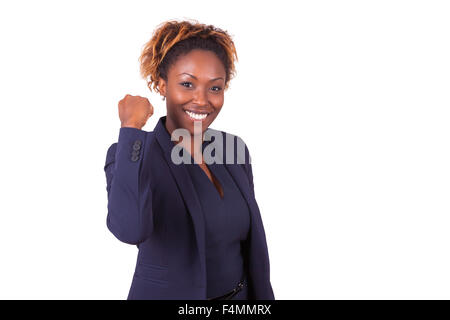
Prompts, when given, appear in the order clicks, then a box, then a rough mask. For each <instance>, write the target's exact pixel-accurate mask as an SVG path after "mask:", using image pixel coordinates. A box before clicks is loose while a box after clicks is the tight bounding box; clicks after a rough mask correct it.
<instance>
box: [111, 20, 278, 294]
mask: <svg viewBox="0 0 450 320" xmlns="http://www.w3.org/2000/svg"><path fill="white" fill-rule="evenodd" d="M139 59H140V63H141V74H142V76H143V77H144V78H145V79H146V80H147V84H148V87H149V89H150V90H152V86H153V88H154V89H155V90H156V91H158V92H159V93H160V94H161V95H162V96H164V97H165V98H166V107H167V115H166V116H163V117H161V118H160V119H159V121H158V123H157V125H156V127H155V129H154V130H153V131H150V132H146V131H143V130H142V127H143V126H144V125H145V123H146V121H147V120H148V118H149V117H150V116H151V115H152V114H153V107H152V105H151V104H150V102H149V101H148V100H147V99H146V98H143V97H139V96H131V95H126V96H125V98H124V99H122V100H121V101H120V102H119V117H120V120H121V128H120V132H119V140H118V142H117V143H113V144H112V145H111V146H110V148H109V149H108V152H107V156H106V164H105V167H104V170H105V172H106V178H107V192H108V216H107V226H108V228H109V230H110V231H111V232H112V233H113V234H114V235H115V236H116V237H117V238H118V239H119V240H121V241H123V242H125V243H129V244H136V245H138V248H139V253H138V258H137V263H136V270H135V273H134V276H133V281H132V284H131V288H130V292H129V295H128V299H211V300H223V299H224V300H229V299H252V300H254V299H264V300H271V299H274V295H273V291H272V286H271V283H270V267H269V256H268V249H267V244H266V237H265V232H264V227H263V224H262V219H261V215H260V212H259V208H258V205H257V203H256V199H255V192H254V187H253V174H252V167H251V163H250V153H249V151H248V148H247V146H246V145H245V143H243V141H242V139H241V138H240V137H238V136H235V135H232V134H229V133H227V132H224V131H218V130H214V129H208V127H209V126H210V125H211V123H212V122H213V121H214V119H215V118H216V117H217V116H218V114H219V112H220V110H221V109H222V106H223V103H224V91H225V90H226V89H227V88H228V84H229V81H230V79H231V78H232V77H233V75H234V60H235V59H237V55H236V50H235V48H234V44H233V41H232V40H231V37H230V36H229V35H228V34H227V33H226V32H225V31H223V30H221V29H218V28H215V27H213V26H211V25H204V24H200V23H198V22H189V21H181V22H177V21H169V22H165V23H164V24H162V25H161V26H159V27H158V28H157V29H156V31H155V32H154V34H153V37H152V38H151V39H150V41H149V42H148V43H147V44H146V45H145V47H144V49H143V51H142V54H141V56H140V58H139ZM199 127H200V130H199ZM194 129H195V130H194ZM207 129H208V130H211V131H208V133H211V132H214V133H216V134H217V135H215V136H219V137H224V138H226V139H220V138H219V139H218V140H225V141H226V143H227V145H228V142H229V141H230V137H231V139H232V141H231V143H232V145H233V146H234V145H235V142H234V139H237V140H238V141H242V144H241V145H243V146H244V147H245V148H243V150H244V152H229V153H228V156H229V157H227V154H226V152H227V151H228V149H229V148H226V147H225V148H222V147H219V148H218V149H219V150H216V151H218V154H220V155H221V156H222V157H223V158H222V159H219V161H218V162H217V163H212V164H208V165H207V164H206V163H205V162H204V161H203V151H204V150H203V149H204V148H207V147H211V146H208V143H207V142H208V141H206V140H204V139H203V137H204V136H206V130H207ZM175 130H184V131H186V132H188V133H189V134H188V135H186V136H187V137H188V138H189V136H190V137H191V139H182V138H181V142H180V141H178V143H177V144H175V141H176V140H177V139H173V138H174V137H175V136H176V134H175V133H176V131H175ZM191 141H194V143H191ZM195 141H200V143H195ZM213 141H214V142H216V140H213ZM178 145H180V146H181V147H183V148H184V149H183V148H182V150H183V152H184V151H186V152H188V153H190V155H191V156H192V155H193V160H194V161H193V162H189V163H181V164H180V163H175V162H174V161H173V159H172V157H171V154H172V151H173V150H174V148H175V147H178ZM220 148H222V150H220ZM242 154H243V155H244V157H243V158H244V163H242V161H237V160H238V158H239V159H242V157H241V155H242ZM198 155H200V157H198ZM190 158H191V159H192V157H190ZM229 158H231V160H234V161H231V163H230V162H229V161H228V159H229ZM197 159H200V161H197ZM247 159H248V161H246V160H247ZM225 160H227V161H226V162H225Z"/></svg>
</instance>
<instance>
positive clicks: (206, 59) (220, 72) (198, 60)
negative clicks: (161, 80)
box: [169, 49, 225, 79]
mask: <svg viewBox="0 0 450 320" xmlns="http://www.w3.org/2000/svg"><path fill="white" fill-rule="evenodd" d="M183 72H186V73H190V74H192V75H194V76H196V77H197V78H199V79H200V78H205V79H209V78H216V77H223V76H225V67H224V65H223V63H222V61H221V60H220V59H219V58H218V57H217V55H216V54H215V53H214V52H212V51H209V50H200V49H195V50H192V51H190V52H189V53H188V54H185V55H182V56H180V57H179V58H178V59H177V61H176V62H175V63H174V64H173V65H172V66H171V68H170V71H169V74H171V75H172V76H178V74H179V73H183Z"/></svg>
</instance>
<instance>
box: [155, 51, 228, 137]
mask: <svg viewBox="0 0 450 320" xmlns="http://www.w3.org/2000/svg"><path fill="white" fill-rule="evenodd" d="M225 76H226V73H225V67H224V65H223V63H222V61H221V60H220V59H219V58H218V57H217V56H216V54H215V53H214V52H212V51H207V50H201V49H195V50H192V51H190V52H189V53H188V54H186V55H184V56H181V57H179V58H178V59H177V61H176V62H175V63H174V64H173V65H172V66H171V67H170V68H169V71H168V75H167V78H168V79H167V82H166V81H164V79H161V82H160V86H159V88H160V92H161V94H163V95H165V96H166V103H167V118H166V128H167V130H168V131H169V133H172V131H173V130H174V129H177V128H185V129H187V130H189V132H190V134H191V135H194V121H196V122H197V123H199V124H201V132H198V131H197V132H195V133H196V134H197V133H202V134H203V132H204V131H205V130H206V129H207V128H208V127H209V125H210V124H211V123H212V122H213V121H214V119H215V118H216V117H217V115H218V114H219V112H220V110H221V109H222V105H223V102H224V86H225ZM187 111H189V112H193V113H195V114H194V115H189V113H188V112H187Z"/></svg>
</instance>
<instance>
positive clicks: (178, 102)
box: [119, 49, 226, 197]
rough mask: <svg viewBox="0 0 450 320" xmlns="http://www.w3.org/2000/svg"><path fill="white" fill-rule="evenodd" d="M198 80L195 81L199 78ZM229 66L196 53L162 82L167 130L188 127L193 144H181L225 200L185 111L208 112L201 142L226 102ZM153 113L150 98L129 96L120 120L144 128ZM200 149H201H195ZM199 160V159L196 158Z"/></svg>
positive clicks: (179, 62)
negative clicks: (197, 142)
mask: <svg viewBox="0 0 450 320" xmlns="http://www.w3.org/2000/svg"><path fill="white" fill-rule="evenodd" d="M194 77H195V78H196V79H195V78H194ZM225 77H226V72H225V67H224V65H223V63H222V61H221V60H220V59H219V58H218V57H217V56H216V54H215V53H213V52H211V51H207V50H200V49H196V50H192V51H191V52H189V53H188V54H187V55H184V56H181V57H179V58H178V60H177V61H176V62H175V63H174V64H173V65H172V66H171V67H170V69H169V71H168V79H167V82H166V81H165V80H164V79H161V81H160V84H159V91H160V93H161V94H162V95H163V96H165V97H166V107H167V118H166V129H167V131H168V132H169V134H172V132H173V130H175V129H177V128H185V129H187V130H188V131H189V132H190V134H191V142H192V143H191V145H188V143H187V141H186V142H185V143H183V141H182V139H181V142H179V143H180V144H181V145H182V146H183V147H184V148H185V149H186V150H190V152H191V155H193V158H194V157H198V158H200V159H201V163H198V165H199V166H200V167H201V168H202V169H203V171H204V172H205V174H206V175H207V176H208V178H209V179H210V180H211V182H212V183H213V184H214V185H215V187H216V188H217V191H218V192H219V194H220V195H221V197H223V189H222V187H221V186H220V184H219V182H218V181H217V179H216V178H215V177H214V176H213V175H212V174H211V171H210V170H209V168H208V166H207V165H206V164H205V162H204V160H203V155H202V153H201V151H202V150H201V146H194V144H193V141H194V122H193V121H192V120H190V118H189V116H188V115H187V114H186V112H185V111H184V110H191V111H198V112H208V113H209V114H208V116H207V117H206V119H205V120H203V122H202V133H201V137H200V141H202V142H203V132H204V131H205V130H206V129H207V128H208V127H209V126H210V125H211V123H212V122H213V121H214V119H215V118H216V117H217V115H218V114H219V112H220V110H221V109H222V106H223V103H224V86H225ZM152 114H153V106H152V105H151V104H150V102H149V101H148V99H147V98H143V97H140V96H131V95H126V96H125V97H124V98H123V99H122V100H120V102H119V117H120V120H121V126H122V127H133V128H137V129H141V128H142V127H143V126H144V125H145V123H146V122H147V120H148V119H149V118H150V117H151V116H152ZM194 147H197V150H195V149H194ZM196 159H197V158H196Z"/></svg>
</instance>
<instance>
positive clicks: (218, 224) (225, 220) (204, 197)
mask: <svg viewBox="0 0 450 320" xmlns="http://www.w3.org/2000/svg"><path fill="white" fill-rule="evenodd" d="M207 143H208V142H207V141H205V142H204V143H203V148H204V147H205V146H206V144H207ZM206 165H207V166H208V168H209V170H210V171H211V174H212V175H213V176H215V177H216V179H217V180H219V183H220V185H221V186H222V189H223V196H224V197H223V198H222V197H221V196H220V194H219V191H218V190H217V189H216V187H215V185H214V184H213V182H212V181H211V180H209V178H208V176H207V175H206V173H205V172H204V171H203V169H202V168H201V167H200V166H199V165H198V164H197V163H195V162H194V159H193V158H192V156H191V164H185V166H186V167H187V169H188V172H189V174H190V176H191V179H192V182H193V185H194V187H195V189H196V190H195V191H196V192H197V195H198V197H199V200H200V204H201V206H202V210H203V214H204V216H205V227H206V228H205V230H206V236H205V241H206V273H207V297H208V298H212V297H217V296H221V295H223V294H225V293H227V292H229V291H231V290H233V288H235V287H236V285H237V284H238V282H239V281H240V280H241V279H242V277H243V275H244V261H243V255H242V252H241V241H244V240H245V239H246V238H247V235H248V232H249V228H250V212H249V208H248V205H247V202H246V201H245V199H244V197H243V196H242V193H241V191H240V190H239V188H238V186H237V185H236V184H235V182H234V180H233V177H232V176H231V175H230V174H229V172H228V170H227V169H226V168H225V165H224V164H217V163H213V164H206ZM244 277H245V275H244ZM233 299H247V283H245V285H244V288H243V289H242V291H241V292H239V293H238V294H237V295H236V296H235V297H234V298H233Z"/></svg>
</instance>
